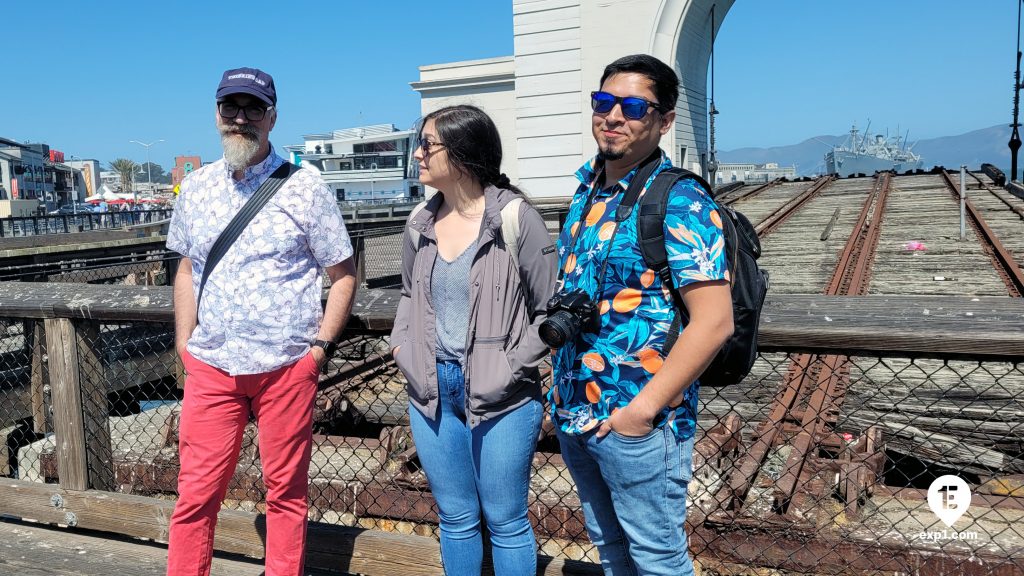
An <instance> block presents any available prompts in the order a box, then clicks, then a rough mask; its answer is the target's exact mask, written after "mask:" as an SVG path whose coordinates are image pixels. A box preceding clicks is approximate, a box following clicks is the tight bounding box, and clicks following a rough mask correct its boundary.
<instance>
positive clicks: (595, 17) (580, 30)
mask: <svg viewBox="0 0 1024 576" xmlns="http://www.w3.org/2000/svg"><path fill="white" fill-rule="evenodd" d="M732 4H733V0H721V1H717V0H631V1H618V2H591V1H585V0H513V1H512V12H513V35H514V54H513V55H512V56H510V57H505V58H492V59H488V60H475V61H467V62H455V63H450V64H438V65H431V66H422V67H420V78H419V81H417V82H413V83H412V87H413V89H415V90H416V91H418V92H419V93H420V96H421V105H420V107H421V111H422V113H423V114H427V113H429V112H431V111H433V110H436V109H437V108H440V107H442V106H446V105H448V104H452V103H472V104H476V105H478V106H480V107H481V108H483V109H484V110H485V111H486V112H487V113H488V114H490V116H491V117H492V118H493V119H494V121H495V123H496V124H497V125H498V129H499V130H500V131H501V135H502V148H503V151H504V155H505V166H504V167H503V170H504V172H505V173H506V174H507V175H508V176H509V178H511V179H512V181H513V182H518V183H519V184H520V186H521V187H522V188H523V189H524V190H525V191H526V192H527V193H529V194H530V195H532V196H538V197H550V196H567V195H569V194H572V193H573V192H574V191H575V189H576V179H575V177H574V176H573V175H574V174H575V172H576V170H577V169H578V168H579V167H580V166H581V165H582V164H583V162H585V161H586V160H587V159H589V158H590V157H591V156H593V155H594V153H595V152H596V150H595V146H594V141H593V138H592V137H591V128H590V122H591V112H590V92H591V91H593V90H596V89H597V88H598V87H599V86H598V82H599V81H600V79H601V73H602V72H603V70H604V67H605V66H606V65H607V64H609V63H611V62H612V61H614V60H616V59H618V58H620V57H622V56H625V55H628V54H636V53H646V54H651V55H653V56H655V57H657V58H659V59H661V60H662V61H664V62H666V63H668V64H670V65H672V66H673V67H674V68H675V70H676V72H677V73H678V74H679V76H680V78H681V80H682V82H681V84H680V90H679V92H680V93H679V102H678V103H677V104H676V125H675V129H674V130H670V131H669V133H668V134H666V135H665V136H664V137H663V138H662V141H661V146H662V148H663V149H665V150H666V152H668V153H669V155H670V156H671V157H672V160H673V162H675V163H676V165H680V166H684V167H686V168H689V169H690V170H694V171H695V172H702V171H703V170H702V168H703V167H704V166H706V165H707V162H708V156H707V155H708V129H707V125H708V122H707V110H708V106H707V73H708V60H709V57H710V55H711V33H712V27H713V28H714V29H715V30H716V33H717V30H718V28H719V27H721V24H722V20H723V19H724V18H725V15H726V13H727V12H728V11H729V9H730V8H731V7H732ZM713 6H714V18H713V19H712V7H713Z"/></svg>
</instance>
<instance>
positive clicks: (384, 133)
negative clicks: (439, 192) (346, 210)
mask: <svg viewBox="0 0 1024 576" xmlns="http://www.w3.org/2000/svg"><path fill="white" fill-rule="evenodd" d="M302 139H303V140H305V143H304V144H301V145H292V146H285V147H284V148H285V150H287V151H288V152H289V153H290V154H291V160H292V162H294V163H296V164H299V163H301V164H303V165H311V166H313V167H315V168H317V169H318V170H320V173H321V175H322V176H323V178H324V181H325V182H327V185H328V186H330V187H331V189H332V190H334V193H335V194H336V196H337V198H338V201H339V202H340V201H345V202H366V203H371V202H396V201H402V200H413V199H415V198H418V197H421V196H422V195H423V192H422V190H423V188H422V186H421V185H420V182H419V164H418V163H417V162H416V161H415V160H414V159H413V158H412V153H413V151H414V150H415V149H416V144H415V140H416V131H415V130H399V129H398V128H396V127H395V126H394V125H393V124H377V125H373V126H361V127H358V128H348V129H345V130H334V131H333V132H329V133H326V134H309V135H306V136H303V137H302Z"/></svg>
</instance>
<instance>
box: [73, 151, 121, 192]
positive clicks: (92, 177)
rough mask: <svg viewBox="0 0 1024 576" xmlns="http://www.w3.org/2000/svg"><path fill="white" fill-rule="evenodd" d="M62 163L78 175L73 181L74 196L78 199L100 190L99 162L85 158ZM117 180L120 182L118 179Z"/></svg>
mask: <svg viewBox="0 0 1024 576" xmlns="http://www.w3.org/2000/svg"><path fill="white" fill-rule="evenodd" d="M64 163H65V164H67V165H68V166H71V167H72V168H74V169H75V170H77V171H79V173H80V176H79V177H78V178H76V179H75V186H76V195H77V196H78V198H79V199H82V198H85V197H86V196H92V195H93V194H95V193H96V191H97V190H99V189H100V186H101V185H102V182H101V181H100V172H101V170H100V162H99V160H91V159H88V158H86V159H81V160H71V161H66V162H64ZM118 180H120V177H118Z"/></svg>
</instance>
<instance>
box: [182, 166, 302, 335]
mask: <svg viewBox="0 0 1024 576" xmlns="http://www.w3.org/2000/svg"><path fill="white" fill-rule="evenodd" d="M298 171H299V167H298V166H296V165H294V164H292V163H291V162H285V163H283V164H281V165H280V166H279V167H278V168H277V170H274V172H273V173H272V174H271V175H270V176H269V177H267V179H266V180H264V181H263V184H262V185H260V187H259V189H257V190H256V192H255V193H254V194H253V195H252V197H251V198H249V201H248V202H246V203H245V206H242V209H241V210H239V211H238V214H235V217H234V218H232V219H231V222H228V225H227V227H225V228H224V230H223V231H222V232H221V233H220V234H219V235H218V236H217V240H215V241H214V242H213V247H212V248H210V253H209V255H207V257H206V263H205V264H204V265H203V277H202V279H200V280H199V296H198V297H197V298H196V317H197V318H198V316H199V305H200V303H201V302H202V301H203V289H204V288H205V287H206V281H207V280H208V279H209V278H210V274H211V273H212V272H213V269H214V268H216V267H217V264H219V263H220V261H221V259H222V258H223V257H224V255H225V254H227V251H228V249H229V248H231V245H232V244H234V243H235V240H237V239H238V237H239V236H240V235H241V234H242V231H243V230H245V227H246V226H248V225H249V222H251V221H252V219H253V218H255V217H256V214H257V213H258V212H259V211H260V209H261V208H263V206H265V205H266V204H267V202H269V201H270V199H271V198H272V197H273V196H274V194H275V193H277V191H278V190H280V189H281V186H282V185H284V183H285V182H286V181H287V180H288V178H290V177H291V175H292V174H294V173H296V172H298Z"/></svg>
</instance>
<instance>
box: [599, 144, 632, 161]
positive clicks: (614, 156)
mask: <svg viewBox="0 0 1024 576" xmlns="http://www.w3.org/2000/svg"><path fill="white" fill-rule="evenodd" d="M625 155H626V152H625V151H624V150H618V151H616V150H612V149H611V148H604V147H601V146H598V148H597V156H598V157H599V158H601V159H602V160H604V161H608V160H611V161H612V162H614V161H616V160H622V158H623V157H624V156H625Z"/></svg>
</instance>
